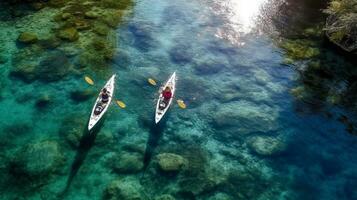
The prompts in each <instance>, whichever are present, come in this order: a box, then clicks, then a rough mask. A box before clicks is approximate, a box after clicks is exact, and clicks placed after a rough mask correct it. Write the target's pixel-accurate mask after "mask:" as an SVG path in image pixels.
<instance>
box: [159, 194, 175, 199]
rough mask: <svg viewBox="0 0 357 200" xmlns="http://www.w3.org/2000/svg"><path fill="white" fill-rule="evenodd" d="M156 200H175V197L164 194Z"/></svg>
mask: <svg viewBox="0 0 357 200" xmlns="http://www.w3.org/2000/svg"><path fill="white" fill-rule="evenodd" d="M155 200H175V197H173V196H171V195H169V194H163V195H160V196H158V197H155Z"/></svg>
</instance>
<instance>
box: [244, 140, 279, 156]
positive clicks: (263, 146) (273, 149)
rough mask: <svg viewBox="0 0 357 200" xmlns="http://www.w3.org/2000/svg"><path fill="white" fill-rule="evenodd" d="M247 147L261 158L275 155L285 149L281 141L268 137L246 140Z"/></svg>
mask: <svg viewBox="0 0 357 200" xmlns="http://www.w3.org/2000/svg"><path fill="white" fill-rule="evenodd" d="M248 146H249V148H250V149H251V150H253V151H254V152H255V153H257V154H258V155H261V156H272V155H276V154H279V153H281V152H283V151H284V150H285V148H286V145H285V144H284V143H283V141H282V140H281V139H279V138H275V137H270V136H253V137H251V138H250V139H249V140H248Z"/></svg>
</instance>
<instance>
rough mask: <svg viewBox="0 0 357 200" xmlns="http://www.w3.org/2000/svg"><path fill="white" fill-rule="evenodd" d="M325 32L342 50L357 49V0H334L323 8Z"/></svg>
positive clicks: (350, 50) (351, 50)
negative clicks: (326, 15) (325, 17)
mask: <svg viewBox="0 0 357 200" xmlns="http://www.w3.org/2000/svg"><path fill="white" fill-rule="evenodd" d="M324 12H325V13H326V14H328V17H327V19H326V25H325V32H326V36H327V37H328V38H329V40H330V41H331V42H332V43H334V44H335V45H337V46H339V47H341V48H342V49H343V50H344V51H347V52H353V51H355V50H357V34H356V32H357V26H356V23H357V15H356V13H357V0H334V1H331V2H330V4H329V6H328V7H327V9H325V10H324Z"/></svg>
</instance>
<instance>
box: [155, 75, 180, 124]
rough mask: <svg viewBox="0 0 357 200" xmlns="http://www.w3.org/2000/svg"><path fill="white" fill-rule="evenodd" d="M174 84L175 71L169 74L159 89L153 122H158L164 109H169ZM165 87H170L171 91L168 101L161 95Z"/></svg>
mask: <svg viewBox="0 0 357 200" xmlns="http://www.w3.org/2000/svg"><path fill="white" fill-rule="evenodd" d="M175 84H176V72H174V73H173V74H172V75H171V77H170V79H169V80H168V81H167V82H166V83H165V85H164V87H162V88H161V89H160V96H159V99H158V100H157V104H156V111H155V123H156V124H157V123H159V121H160V120H161V118H162V117H163V116H164V115H165V113H166V111H167V110H168V109H169V107H170V105H171V103H172V100H173V98H174V95H175V90H176V85H175ZM166 87H170V88H171V92H172V97H171V98H170V100H168V101H165V100H164V97H163V95H162V90H163V89H165V88H166Z"/></svg>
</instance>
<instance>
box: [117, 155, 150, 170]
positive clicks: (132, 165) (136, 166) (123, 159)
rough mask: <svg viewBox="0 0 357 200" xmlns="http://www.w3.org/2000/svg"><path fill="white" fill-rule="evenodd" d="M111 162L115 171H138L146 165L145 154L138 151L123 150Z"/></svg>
mask: <svg viewBox="0 0 357 200" xmlns="http://www.w3.org/2000/svg"><path fill="white" fill-rule="evenodd" d="M111 162H112V167H113V169H114V171H116V172H118V173H137V172H140V171H141V170H142V168H143V167H144V163H143V156H142V155H141V154H138V153H127V152H123V153H121V154H119V155H117V156H116V157H114V158H113V160H112V161H111Z"/></svg>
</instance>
